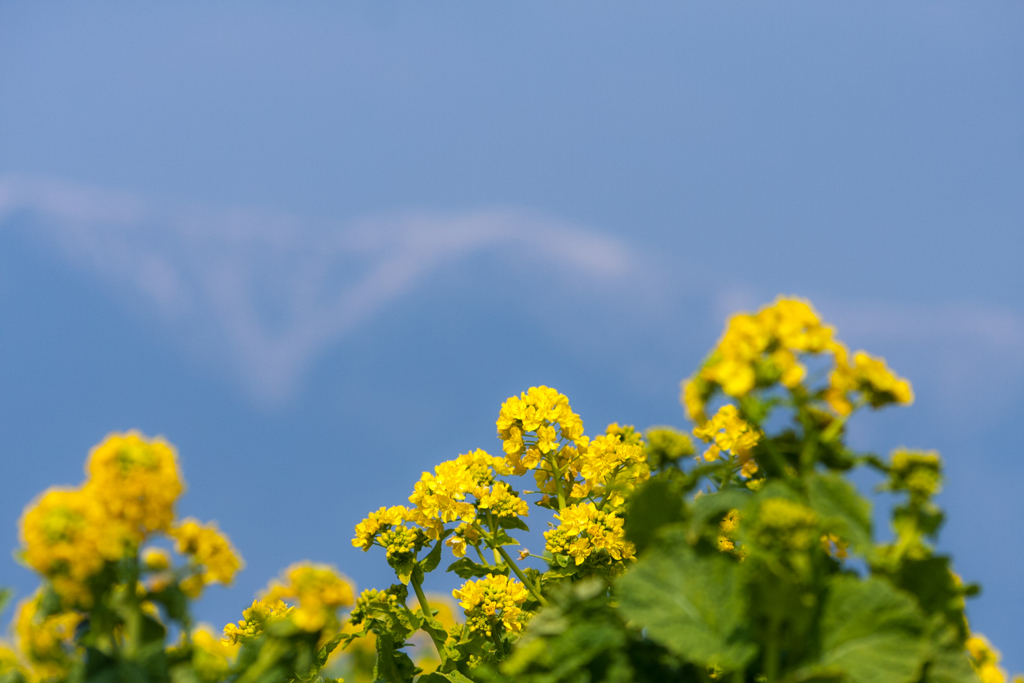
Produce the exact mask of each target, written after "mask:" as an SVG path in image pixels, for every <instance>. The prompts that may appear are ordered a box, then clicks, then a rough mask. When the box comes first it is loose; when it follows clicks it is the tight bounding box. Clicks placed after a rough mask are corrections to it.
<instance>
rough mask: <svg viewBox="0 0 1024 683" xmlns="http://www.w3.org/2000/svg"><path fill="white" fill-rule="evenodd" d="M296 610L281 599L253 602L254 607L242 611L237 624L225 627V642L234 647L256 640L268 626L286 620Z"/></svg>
mask: <svg viewBox="0 0 1024 683" xmlns="http://www.w3.org/2000/svg"><path fill="white" fill-rule="evenodd" d="M294 610H295V608H294V607H291V606H289V605H288V604H287V603H286V602H284V601H283V600H280V599H273V600H272V599H268V598H263V599H261V600H253V601H252V605H251V606H250V607H248V608H246V609H245V610H243V611H242V618H241V620H239V622H238V623H237V624H228V625H227V626H225V627H224V641H225V642H226V643H227V644H229V645H234V644H237V643H242V642H245V641H246V640H250V639H252V638H255V637H256V636H258V635H260V634H261V633H263V631H265V630H266V628H267V624H270V623H272V622H275V621H279V620H281V619H284V618H285V617H287V616H288V615H289V614H291V613H292V612H293V611H294Z"/></svg>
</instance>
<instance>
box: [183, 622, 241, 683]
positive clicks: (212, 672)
mask: <svg viewBox="0 0 1024 683" xmlns="http://www.w3.org/2000/svg"><path fill="white" fill-rule="evenodd" d="M238 649H239V647H238V644H237V642H229V641H226V640H223V639H221V638H218V637H217V636H215V635H214V633H213V629H212V628H211V627H210V626H209V625H207V624H199V625H198V626H196V628H195V629H193V631H192V666H193V667H194V668H195V672H196V675H197V676H198V677H199V680H200V681H202V683H219V682H220V681H223V680H224V679H225V678H226V677H227V675H228V674H229V673H230V672H231V664H232V662H233V661H234V659H235V657H236V656H237V655H238Z"/></svg>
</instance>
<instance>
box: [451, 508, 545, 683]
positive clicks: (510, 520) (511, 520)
mask: <svg viewBox="0 0 1024 683" xmlns="http://www.w3.org/2000/svg"><path fill="white" fill-rule="evenodd" d="M498 526H500V527H501V528H502V529H519V530H520V531H529V530H530V527H528V526H526V522H524V521H523V520H522V519H520V518H519V517H499V518H498ZM459 675H460V676H461V675H462V674H459Z"/></svg>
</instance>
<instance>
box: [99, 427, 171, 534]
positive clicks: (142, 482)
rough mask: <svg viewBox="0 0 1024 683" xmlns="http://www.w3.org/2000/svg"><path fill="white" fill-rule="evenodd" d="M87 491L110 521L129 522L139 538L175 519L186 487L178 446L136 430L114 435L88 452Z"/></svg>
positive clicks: (164, 526) (168, 525) (169, 523)
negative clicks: (175, 503)
mask: <svg viewBox="0 0 1024 683" xmlns="http://www.w3.org/2000/svg"><path fill="white" fill-rule="evenodd" d="M86 472H87V473H88V475H89V479H88V481H87V482H86V484H85V490H86V492H87V493H88V494H89V495H91V496H92V497H94V498H95V499H96V500H97V501H99V502H100V503H101V504H102V505H103V506H104V507H105V508H106V511H107V514H108V516H109V517H110V518H111V519H115V520H120V521H123V522H124V523H125V525H126V526H127V528H128V531H129V533H130V534H131V536H132V538H133V540H135V542H140V541H141V540H142V539H143V538H144V537H145V536H146V535H147V534H150V533H152V532H154V531H167V530H168V529H169V528H170V526H171V522H173V521H174V502H175V501H176V500H177V499H178V496H179V495H181V492H182V489H183V485H182V482H181V474H180V472H179V470H178V461H177V457H176V455H175V452H174V448H173V447H172V446H171V445H170V444H169V443H167V442H166V441H164V440H163V439H160V438H156V439H147V438H146V437H144V436H143V435H141V434H140V433H138V432H135V431H132V432H128V433H126V434H111V435H110V436H108V437H107V438H106V440H105V441H104V442H103V443H101V444H100V445H98V446H96V447H95V448H94V449H93V450H92V452H91V453H90V454H89V461H88V463H87V464H86Z"/></svg>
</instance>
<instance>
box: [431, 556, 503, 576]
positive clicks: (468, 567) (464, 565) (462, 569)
mask: <svg viewBox="0 0 1024 683" xmlns="http://www.w3.org/2000/svg"><path fill="white" fill-rule="evenodd" d="M445 571H446V572H455V573H456V574H458V575H459V577H460V578H463V579H472V578H477V577H481V576H490V575H492V574H502V575H507V574H508V569H505V570H504V571H502V570H501V569H498V568H497V567H485V566H484V565H482V564H478V563H476V562H474V561H473V560H471V559H469V558H468V557H460V558H459V559H457V560H455V561H454V562H452V563H451V564H450V565H448V569H446V570H445Z"/></svg>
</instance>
